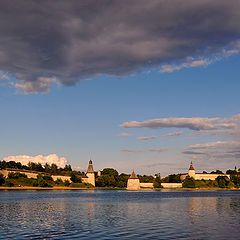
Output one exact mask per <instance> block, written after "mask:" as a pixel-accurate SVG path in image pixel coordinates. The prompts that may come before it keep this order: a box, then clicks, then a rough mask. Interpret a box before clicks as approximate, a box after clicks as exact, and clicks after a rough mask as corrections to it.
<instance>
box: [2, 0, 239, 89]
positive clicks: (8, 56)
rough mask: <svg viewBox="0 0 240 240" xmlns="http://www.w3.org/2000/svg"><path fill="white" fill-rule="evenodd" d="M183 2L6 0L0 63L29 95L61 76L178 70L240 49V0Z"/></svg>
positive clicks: (68, 79)
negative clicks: (147, 70)
mask: <svg viewBox="0 0 240 240" xmlns="http://www.w3.org/2000/svg"><path fill="white" fill-rule="evenodd" d="M179 2H180V1H179V0H171V1H165V0H132V1H118V0H112V1H108V0H102V1H97V0H82V1H78V0H68V1H58V0H51V1H33V0H30V1H26V0H12V1H9V0H2V1H1V2H0V16H1V21H0V32H1V34H0V42H1V44H0V70H1V71H4V72H8V73H9V74H11V75H12V76H14V77H15V78H16V81H15V82H12V83H11V85H12V86H13V87H15V88H18V89H21V90H23V91H24V92H25V94H31V93H37V92H41V93H48V92H49V88H50V86H51V85H52V84H54V83H55V81H59V82H61V83H62V84H63V85H73V84H75V83H77V82H79V81H82V80H84V79H86V78H89V77H94V76H98V75H103V74H108V75H114V76H123V75H127V74H130V73H132V72H134V71H138V70H141V69H145V68H146V67H150V68H154V67H160V66H162V68H161V69H160V71H162V72H171V71H174V70H179V69H180V68H182V67H194V66H206V65H208V64H209V63H210V62H211V61H209V60H208V59H209V56H212V55H214V54H219V52H220V54H222V55H224V54H226V55H231V54H234V53H238V49H239V46H238V40H239V39H240V1H239V0H228V1H226V0H202V1H190V0H181V4H179ZM199 56H201V57H199ZM53 79H57V80H53Z"/></svg>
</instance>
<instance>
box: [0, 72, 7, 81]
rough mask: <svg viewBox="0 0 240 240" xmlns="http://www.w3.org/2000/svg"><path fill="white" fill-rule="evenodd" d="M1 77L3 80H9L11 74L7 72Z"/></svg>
mask: <svg viewBox="0 0 240 240" xmlns="http://www.w3.org/2000/svg"><path fill="white" fill-rule="evenodd" d="M0 74H1V73H0ZM0 78H1V79H3V80H9V76H8V75H7V74H2V76H1V77H0Z"/></svg>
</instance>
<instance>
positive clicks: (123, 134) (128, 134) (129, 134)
mask: <svg viewBox="0 0 240 240" xmlns="http://www.w3.org/2000/svg"><path fill="white" fill-rule="evenodd" d="M116 136H123V137H124V136H133V134H131V133H119V134H117V135H116Z"/></svg>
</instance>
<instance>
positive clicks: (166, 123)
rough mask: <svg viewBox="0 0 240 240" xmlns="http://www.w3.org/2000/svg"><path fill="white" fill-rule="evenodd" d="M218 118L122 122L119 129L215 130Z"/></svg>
mask: <svg viewBox="0 0 240 240" xmlns="http://www.w3.org/2000/svg"><path fill="white" fill-rule="evenodd" d="M219 120H220V119H219V118H199V117H193V118H158V119H151V120H146V121H142V122H137V121H130V122H124V123H122V124H121V125H120V127H124V128H188V129H191V130H210V129H217V128H216V123H217V122H218V121H219Z"/></svg>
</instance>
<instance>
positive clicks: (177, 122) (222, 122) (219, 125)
mask: <svg viewBox="0 0 240 240" xmlns="http://www.w3.org/2000/svg"><path fill="white" fill-rule="evenodd" d="M120 127H124V128H152V129H154V128H183V129H189V130H192V131H193V132H194V133H195V134H198V135H219V136H220V135H221V136H228V137H235V138H240V114H237V115H234V116H232V117H230V118H200V117H189V118H176V117H170V118H158V119H150V120H145V121H128V122H124V123H122V124H120ZM182 134H183V132H176V133H169V134H165V135H164V136H179V135H182ZM194 138H195V137H194Z"/></svg>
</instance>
